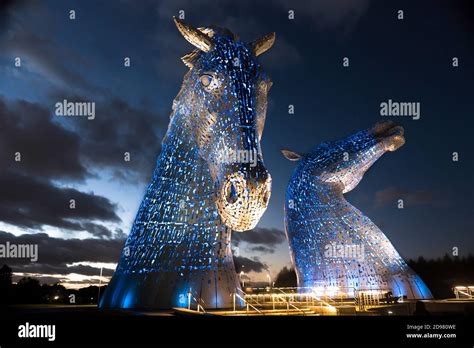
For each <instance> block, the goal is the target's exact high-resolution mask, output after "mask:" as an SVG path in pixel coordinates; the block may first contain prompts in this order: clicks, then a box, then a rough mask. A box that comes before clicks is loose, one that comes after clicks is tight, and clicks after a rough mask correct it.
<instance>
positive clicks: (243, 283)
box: [240, 271, 245, 291]
mask: <svg viewBox="0 0 474 348" xmlns="http://www.w3.org/2000/svg"><path fill="white" fill-rule="evenodd" d="M244 275H245V273H244V271H240V282H241V283H242V287H243V288H244V291H245V280H244V279H243V276H244Z"/></svg>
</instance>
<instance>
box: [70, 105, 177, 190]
mask: <svg viewBox="0 0 474 348" xmlns="http://www.w3.org/2000/svg"><path fill="white" fill-rule="evenodd" d="M74 99H75V98H71V99H68V101H74ZM66 121H70V122H74V125H73V126H74V127H75V130H76V131H77V132H78V133H79V134H80V135H81V139H82V142H81V154H82V156H84V158H85V161H87V163H89V164H90V165H91V166H100V167H101V168H103V167H106V168H110V169H111V170H112V171H113V173H114V175H115V176H116V177H119V178H122V179H125V180H128V181H133V182H136V181H137V180H139V181H140V182H147V181H148V179H149V178H150V177H151V174H152V171H153V168H154V166H155V161H156V157H157V156H158V154H159V151H160V148H161V138H162V136H163V135H164V133H165V130H166V129H167V125H168V121H169V118H168V117H160V115H157V114H156V113H154V112H152V111H148V110H146V109H140V108H136V107H132V106H130V105H129V104H128V103H127V102H125V101H124V100H122V99H118V98H114V99H112V100H105V101H103V102H98V103H97V104H96V118H95V119H94V120H91V121H88V120H82V121H84V122H76V121H75V120H74V119H71V120H66ZM79 121H81V120H79ZM125 152H129V153H130V161H129V162H126V161H125V160H124V153H125Z"/></svg>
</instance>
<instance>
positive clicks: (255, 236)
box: [232, 227, 286, 248]
mask: <svg viewBox="0 0 474 348" xmlns="http://www.w3.org/2000/svg"><path fill="white" fill-rule="evenodd" d="M285 240H286V237H285V232H283V231H281V230H279V229H276V228H261V227H257V228H254V229H253V230H250V231H247V232H241V233H238V232H237V233H233V234H232V242H233V243H235V244H236V245H238V244H239V243H241V242H245V243H249V244H258V245H259V246H264V247H267V248H271V247H275V246H277V245H278V244H280V243H283V242H284V241H285Z"/></svg>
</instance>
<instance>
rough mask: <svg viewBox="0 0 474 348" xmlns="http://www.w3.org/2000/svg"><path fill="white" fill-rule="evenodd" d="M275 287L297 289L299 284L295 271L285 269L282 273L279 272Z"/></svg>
mask: <svg viewBox="0 0 474 348" xmlns="http://www.w3.org/2000/svg"><path fill="white" fill-rule="evenodd" d="M275 286H276V287H279V288H286V287H296V286H297V282H296V273H295V270H294V269H293V268H288V267H283V268H282V269H281V271H280V272H278V275H277V278H276V280H275Z"/></svg>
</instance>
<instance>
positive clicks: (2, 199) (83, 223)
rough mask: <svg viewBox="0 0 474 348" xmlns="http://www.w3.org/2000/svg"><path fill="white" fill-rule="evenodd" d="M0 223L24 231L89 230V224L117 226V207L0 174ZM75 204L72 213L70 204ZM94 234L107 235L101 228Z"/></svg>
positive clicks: (29, 178)
mask: <svg viewBox="0 0 474 348" xmlns="http://www.w3.org/2000/svg"><path fill="white" fill-rule="evenodd" d="M0 187H1V188H2V194H1V195H0V220H1V221H4V222H7V223H10V224H13V225H16V226H20V227H26V228H36V229H41V228H42V227H43V225H49V226H54V227H58V228H64V229H69V230H84V229H86V228H89V229H90V228H92V227H93V226H92V225H91V223H90V220H101V221H111V222H120V221H121V220H120V218H119V217H118V216H117V214H116V212H115V211H116V209H117V207H116V205H115V204H113V203H112V202H110V200H109V199H107V198H105V197H102V196H98V195H95V194H93V193H84V192H80V191H78V190H76V189H73V188H64V187H58V186H55V185H54V184H52V183H51V182H49V181H45V180H41V179H37V178H35V177H33V176H26V175H23V174H19V173H13V172H11V171H4V172H2V173H0ZM71 199H74V200H75V209H71V208H70V200H71ZM92 232H93V233H94V234H99V235H101V236H103V235H104V234H105V235H110V234H109V233H106V232H104V230H103V229H101V228H100V227H97V226H95V227H94V228H93V229H92Z"/></svg>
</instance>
